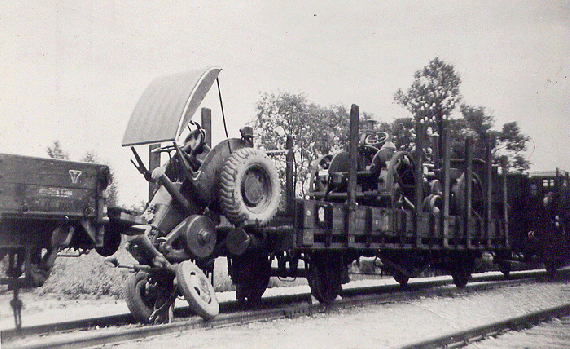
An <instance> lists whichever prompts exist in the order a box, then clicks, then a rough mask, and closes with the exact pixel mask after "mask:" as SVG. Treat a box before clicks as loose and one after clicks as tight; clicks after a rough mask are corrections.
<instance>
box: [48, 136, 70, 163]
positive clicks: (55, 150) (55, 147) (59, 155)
mask: <svg viewBox="0 0 570 349" xmlns="http://www.w3.org/2000/svg"><path fill="white" fill-rule="evenodd" d="M47 153H48V156H49V157H50V158H52V159H61V160H69V153H66V152H64V151H63V149H61V144H60V143H59V141H54V142H53V143H52V145H51V146H48V147H47Z"/></svg>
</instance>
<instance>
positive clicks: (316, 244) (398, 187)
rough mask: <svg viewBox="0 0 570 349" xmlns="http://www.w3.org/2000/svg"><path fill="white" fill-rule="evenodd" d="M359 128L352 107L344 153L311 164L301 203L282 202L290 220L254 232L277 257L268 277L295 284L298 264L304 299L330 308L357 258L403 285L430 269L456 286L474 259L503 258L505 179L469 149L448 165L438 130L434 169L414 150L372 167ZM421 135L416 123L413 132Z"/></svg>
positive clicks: (395, 154) (446, 141)
mask: <svg viewBox="0 0 570 349" xmlns="http://www.w3.org/2000/svg"><path fill="white" fill-rule="evenodd" d="M358 125H359V122H358V107H356V106H353V107H352V109H351V122H350V146H349V151H348V152H344V153H338V154H334V155H333V156H329V159H328V161H326V162H324V161H319V162H317V166H316V167H315V169H314V171H313V178H312V180H311V188H310V191H309V194H308V196H309V199H294V198H292V197H288V198H286V200H285V201H286V202H294V206H289V210H290V212H288V213H282V217H283V218H281V219H277V220H276V221H275V224H270V225H271V226H270V227H267V228H264V229H262V230H261V231H262V232H263V233H265V234H266V236H267V241H268V245H269V247H268V249H269V251H270V253H271V254H272V255H275V256H276V258H277V259H278V260H279V259H283V261H281V263H278V265H279V266H280V269H279V268H278V269H277V270H275V271H274V275H289V276H294V275H295V274H296V273H298V271H297V266H296V263H297V262H296V261H297V260H298V259H302V260H304V261H305V265H307V266H308V268H306V269H305V270H304V271H305V272H306V274H305V275H306V276H307V278H308V279H309V282H310V285H311V288H312V291H313V295H315V297H316V298H317V299H318V300H319V301H322V302H330V301H332V300H334V299H335V298H336V296H337V295H338V294H339V293H340V291H341V285H342V283H343V281H346V268H347V266H348V265H349V264H350V263H351V262H353V261H354V260H357V259H358V258H359V257H360V256H375V257H378V263H379V266H381V267H382V269H383V270H384V271H385V272H387V273H389V274H392V275H393V276H394V277H395V278H396V280H397V281H398V282H399V283H400V284H402V285H406V283H407V281H408V279H409V278H410V277H415V276H418V275H419V274H420V273H421V272H422V271H423V270H425V269H426V268H427V267H428V266H429V267H431V268H435V269H440V270H442V271H444V272H446V273H448V274H451V276H452V277H453V280H454V282H455V284H456V285H457V286H459V287H463V286H465V284H466V283H467V282H468V280H469V277H470V275H471V273H472V272H473V269H474V266H475V259H476V258H478V257H480V256H481V254H482V252H483V251H492V252H494V253H498V254H501V255H506V254H508V253H507V251H509V246H510V245H509V238H508V236H509V234H508V224H507V221H508V209H507V208H508V206H507V205H506V200H507V190H506V184H507V183H506V176H505V175H504V174H505V172H500V171H499V169H498V168H497V167H495V166H491V165H490V161H483V160H480V159H473V157H472V155H471V152H472V151H471V145H470V142H467V144H466V148H465V154H466V157H465V159H461V160H457V159H453V160H452V159H450V157H449V153H450V151H449V143H450V142H449V139H448V138H447V137H446V135H447V132H446V131H445V130H444V132H443V135H444V141H443V144H444V149H443V151H442V155H443V156H442V157H440V160H439V161H437V160H436V163H435V164H434V163H424V161H423V160H424V159H423V152H422V151H416V152H412V153H409V152H405V151H392V152H386V154H384V156H383V159H384V160H383V161H382V162H381V163H380V165H379V166H377V167H376V168H373V167H372V168H371V166H370V159H368V162H367V161H366V159H363V158H364V157H366V155H365V152H364V151H363V148H362V139H363V136H362V135H363V134H364V133H365V132H359V130H358ZM423 127H425V125H424V124H422V123H418V124H417V128H418V129H417V131H418V132H417V133H416V134H422V132H421V131H422V129H421V128H423ZM359 139H360V141H359ZM422 141H423V140H422V138H421V137H418V139H417V140H416V144H415V149H424V147H425V145H424V144H423V142H422ZM359 145H360V146H359ZM374 150H375V151H376V152H382V150H381V149H374ZM367 151H368V153H369V152H370V149H367ZM487 154H488V156H489V157H490V151H488V152H487ZM380 155H381V154H380ZM322 164H324V166H322ZM287 173H289V175H291V173H292V171H287ZM500 173H501V174H500ZM287 183H292V181H291V180H289V179H288V180H287ZM286 192H287V193H293V192H294V190H293V189H287V190H286ZM289 195H290V194H289ZM291 210H292V211H291ZM287 216H289V217H290V224H288V225H287V224H283V220H284V219H285V218H284V217H287ZM290 266H293V268H291V267H290ZM291 269H293V271H291Z"/></svg>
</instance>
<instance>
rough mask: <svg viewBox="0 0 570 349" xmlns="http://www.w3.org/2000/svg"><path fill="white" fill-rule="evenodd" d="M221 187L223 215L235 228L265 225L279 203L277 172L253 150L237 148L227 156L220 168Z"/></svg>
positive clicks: (258, 152) (269, 162) (257, 151)
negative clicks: (250, 221) (253, 222)
mask: <svg viewBox="0 0 570 349" xmlns="http://www.w3.org/2000/svg"><path fill="white" fill-rule="evenodd" d="M220 188H221V189H220V203H221V207H222V210H223V212H224V215H225V216H226V218H227V219H228V220H229V221H230V222H231V223H233V224H234V225H236V226H238V225H240V224H241V223H243V222H244V221H247V220H253V221H257V222H258V223H259V224H261V225H264V224H266V223H268V222H269V221H270V220H271V219H272V218H273V216H274V215H275V212H277V208H278V207H279V203H280V201H281V186H280V184H279V174H278V173H277V169H276V168H275V166H274V165H273V162H271V160H270V159H269V158H268V157H267V156H266V155H265V154H264V153H262V152H261V151H259V150H257V149H254V148H243V149H239V150H237V151H235V152H234V153H233V154H232V155H230V157H229V159H228V160H227V162H226V164H225V165H224V167H223V169H222V173H221V186H220Z"/></svg>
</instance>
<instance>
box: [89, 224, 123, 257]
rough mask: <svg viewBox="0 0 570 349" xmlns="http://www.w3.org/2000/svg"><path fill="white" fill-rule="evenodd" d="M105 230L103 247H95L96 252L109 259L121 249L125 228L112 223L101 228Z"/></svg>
mask: <svg viewBox="0 0 570 349" xmlns="http://www.w3.org/2000/svg"><path fill="white" fill-rule="evenodd" d="M101 229H103V230H104V233H103V245H102V246H99V247H95V251H97V253H98V254H99V255H100V256H103V257H108V256H111V255H113V254H115V252H117V250H118V249H119V245H120V244H121V233H122V232H124V230H125V227H124V226H121V225H119V224H118V223H116V222H110V223H109V224H108V225H106V226H103V227H101Z"/></svg>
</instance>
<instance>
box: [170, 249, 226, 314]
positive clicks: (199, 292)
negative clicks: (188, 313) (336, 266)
mask: <svg viewBox="0 0 570 349" xmlns="http://www.w3.org/2000/svg"><path fill="white" fill-rule="evenodd" d="M176 280H177V281H178V288H179V290H180V292H182V294H183V295H184V299H186V301H187V302H188V305H189V306H190V308H191V309H192V310H193V311H194V312H195V313H196V314H198V315H199V316H201V317H202V318H203V319H204V320H210V319H213V318H214V317H215V316H216V315H218V314H219V312H220V305H219V303H218V299H217V298H216V292H215V291H214V286H212V283H211V282H210V280H208V278H207V277H206V275H205V274H204V273H203V272H202V270H200V268H198V267H197V266H196V265H195V264H194V263H193V262H192V261H189V260H188V261H184V262H182V263H180V264H179V265H178V267H177V268H176Z"/></svg>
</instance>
